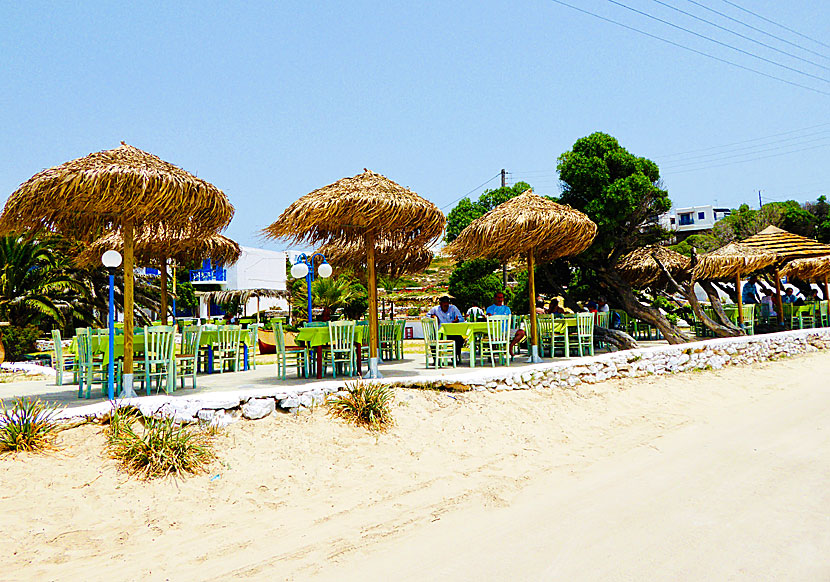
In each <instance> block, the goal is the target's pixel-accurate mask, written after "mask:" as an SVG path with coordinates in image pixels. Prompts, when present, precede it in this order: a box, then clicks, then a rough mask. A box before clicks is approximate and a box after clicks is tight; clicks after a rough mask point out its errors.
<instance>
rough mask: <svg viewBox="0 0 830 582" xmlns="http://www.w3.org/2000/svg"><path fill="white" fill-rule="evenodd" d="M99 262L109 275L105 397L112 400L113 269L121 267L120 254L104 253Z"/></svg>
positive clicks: (113, 336)
mask: <svg viewBox="0 0 830 582" xmlns="http://www.w3.org/2000/svg"><path fill="white" fill-rule="evenodd" d="M101 262H102V263H103V264H104V266H105V267H106V268H107V271H108V272H109V275H110V313H109V322H108V323H109V343H110V345H109V348H110V361H109V364H108V376H107V396H108V397H109V399H110V400H112V399H113V398H114V396H115V269H117V268H118V266H119V265H121V253H119V252H118V251H113V250H109V251H104V254H103V255H102V256H101Z"/></svg>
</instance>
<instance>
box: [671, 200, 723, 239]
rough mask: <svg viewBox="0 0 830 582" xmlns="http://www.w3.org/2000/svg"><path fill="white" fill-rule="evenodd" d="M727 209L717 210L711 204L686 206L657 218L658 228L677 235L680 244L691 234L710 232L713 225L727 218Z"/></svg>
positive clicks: (717, 208)
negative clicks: (660, 227)
mask: <svg viewBox="0 0 830 582" xmlns="http://www.w3.org/2000/svg"><path fill="white" fill-rule="evenodd" d="M730 214H731V210H730V209H729V208H719V207H715V206H712V205H711V204H708V205H704V206H688V207H684V208H675V209H673V210H672V211H671V212H668V213H666V214H663V215H661V216H660V217H659V221H660V226H662V227H663V228H665V229H666V230H670V231H674V232H676V233H677V235H676V237H677V241H678V242H680V241H682V240H683V239H685V238H686V237H688V236H690V235H692V234H700V233H702V232H707V231H710V230H712V227H714V226H715V223H716V222H717V221H719V220H721V219H722V218H724V217H726V216H729V215H730Z"/></svg>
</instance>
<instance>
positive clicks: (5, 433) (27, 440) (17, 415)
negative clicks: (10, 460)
mask: <svg viewBox="0 0 830 582" xmlns="http://www.w3.org/2000/svg"><path fill="white" fill-rule="evenodd" d="M58 412H60V411H59V410H58V409H56V408H52V407H50V406H49V403H48V402H45V403H44V402H41V401H40V399H37V400H29V399H28V398H16V399H15V400H14V402H13V403H12V405H11V407H7V406H6V405H5V403H4V402H3V401H2V400H0V452H19V451H43V450H46V449H51V448H53V447H54V444H55V434H56V433H57V432H58V425H57V423H56V422H55V416H56V415H57V414H58Z"/></svg>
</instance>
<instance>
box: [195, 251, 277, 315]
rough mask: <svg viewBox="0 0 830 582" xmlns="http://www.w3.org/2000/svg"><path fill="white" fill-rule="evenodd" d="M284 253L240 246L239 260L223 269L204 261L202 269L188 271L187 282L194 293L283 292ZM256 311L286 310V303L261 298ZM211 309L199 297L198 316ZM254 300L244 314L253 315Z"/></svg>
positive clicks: (250, 301)
mask: <svg viewBox="0 0 830 582" xmlns="http://www.w3.org/2000/svg"><path fill="white" fill-rule="evenodd" d="M287 259H288V253H287V252H285V251H271V250H267V249H257V248H252V247H242V255H241V256H240V257H239V260H238V261H237V262H236V263H234V264H233V265H230V266H229V267H227V268H226V267H225V266H223V265H220V264H217V263H215V262H213V261H210V260H205V261H204V263H203V264H202V268H201V269H192V270H191V271H190V282H191V283H192V284H193V287H194V288H195V289H196V291H197V292H198V291H225V290H234V289H275V290H278V291H285V289H286V281H287V269H286V261H287ZM259 308H260V309H261V310H264V309H283V310H287V309H288V300H286V299H283V298H272V297H262V298H260V300H259ZM209 309H210V307H209V306H208V304H207V301H206V300H205V298H204V297H203V296H202V297H200V299H199V317H209V316H210V315H209V312H208V310H209ZM256 309H257V300H256V298H254V299H251V300H249V301H248V304H247V305H246V306H245V307H244V310H243V312H244V313H251V314H253V313H256Z"/></svg>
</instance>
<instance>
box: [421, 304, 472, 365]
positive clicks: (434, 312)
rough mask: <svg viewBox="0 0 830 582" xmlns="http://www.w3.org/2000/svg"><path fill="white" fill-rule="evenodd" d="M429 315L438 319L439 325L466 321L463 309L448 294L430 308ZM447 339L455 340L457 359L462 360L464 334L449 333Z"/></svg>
mask: <svg viewBox="0 0 830 582" xmlns="http://www.w3.org/2000/svg"><path fill="white" fill-rule="evenodd" d="M427 315H429V316H430V317H434V318H435V319H437V320H438V325H442V324H444V323H461V322H463V321H464V316H463V315H461V311H459V310H458V307H456V306H455V305H453V304H452V303H450V298H449V297H447V296H446V295H444V296H443V297H441V298H440V299H439V300H438V305H436V306H435V307H433V308H432V309H430V310H429V313H427ZM447 339H451V340H452V341H454V342H455V359H456V360H458V361H459V362H460V361H461V348H463V347H464V336H463V335H448V336H447Z"/></svg>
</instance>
